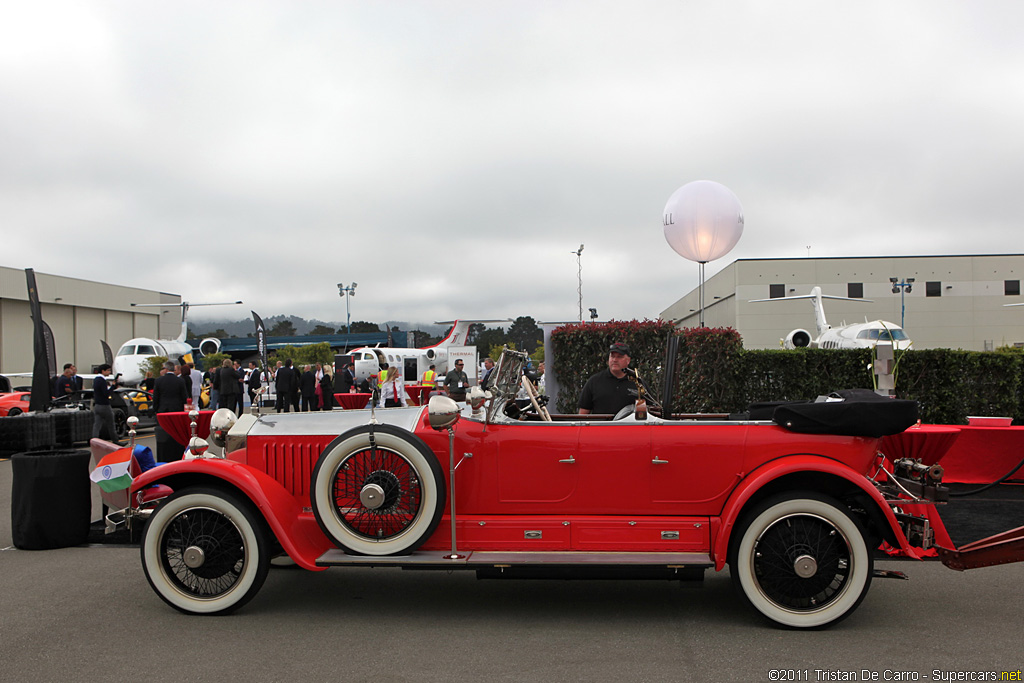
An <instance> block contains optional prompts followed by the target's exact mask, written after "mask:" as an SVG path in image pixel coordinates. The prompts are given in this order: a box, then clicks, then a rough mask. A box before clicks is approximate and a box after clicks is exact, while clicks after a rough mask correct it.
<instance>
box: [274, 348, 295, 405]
mask: <svg viewBox="0 0 1024 683" xmlns="http://www.w3.org/2000/svg"><path fill="white" fill-rule="evenodd" d="M278 364H279V365H278V368H277V375H276V376H275V378H274V382H275V388H276V389H277V403H276V406H275V407H276V408H277V412H279V413H280V412H281V409H282V408H283V409H284V412H286V413H288V412H291V406H292V393H293V392H294V391H295V389H296V388H297V384H298V383H297V382H296V381H295V372H294V371H293V370H292V360H291V358H289V359H288V360H286V361H284V363H283V364H281V362H280V361H278Z"/></svg>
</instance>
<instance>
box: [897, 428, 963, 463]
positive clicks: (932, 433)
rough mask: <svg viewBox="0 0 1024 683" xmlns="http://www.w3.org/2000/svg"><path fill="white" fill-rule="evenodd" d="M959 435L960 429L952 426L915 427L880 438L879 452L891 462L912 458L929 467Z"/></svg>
mask: <svg viewBox="0 0 1024 683" xmlns="http://www.w3.org/2000/svg"><path fill="white" fill-rule="evenodd" d="M959 435H960V427H955V426H953V425H917V426H915V427H911V428H910V429H907V430H906V431H904V432H901V433H899V434H892V435H890V436H884V437H882V444H881V446H880V447H879V450H881V451H882V452H883V453H885V454H886V455H887V456H889V458H890V459H891V460H895V459H897V458H913V459H915V460H920V461H921V462H923V463H924V464H926V465H931V464H933V463H935V462H938V460H939V459H940V458H942V456H944V455H945V454H946V451H948V450H949V448H950V447H951V446H952V445H953V442H954V441H956V439H957V437H958V436H959ZM943 465H945V463H943Z"/></svg>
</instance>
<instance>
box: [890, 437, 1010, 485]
mask: <svg viewBox="0 0 1024 683" xmlns="http://www.w3.org/2000/svg"><path fill="white" fill-rule="evenodd" d="M935 426H938V425H935ZM957 429H959V430H960V435H959V436H958V437H957V438H956V441H955V443H953V445H952V446H951V447H950V449H949V450H948V451H947V452H946V455H945V457H943V458H942V467H943V468H944V469H945V470H946V475H945V477H944V478H943V480H944V481H946V482H954V483H960V484H988V483H990V482H993V481H996V480H997V479H999V478H1000V477H1003V476H1005V475H1006V473H1007V472H1009V471H1010V469H1011V468H1013V467H1014V466H1015V465H1017V463H1019V462H1020V461H1021V458H1022V457H1024V427H976V426H974V425H963V426H958V427H957ZM908 431H909V430H908ZM1010 479H1011V480H1013V479H1016V480H1021V479H1024V467H1022V468H1020V469H1018V470H1017V471H1016V472H1014V473H1013V474H1012V475H1010Z"/></svg>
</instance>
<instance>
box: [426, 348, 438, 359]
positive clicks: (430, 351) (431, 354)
mask: <svg viewBox="0 0 1024 683" xmlns="http://www.w3.org/2000/svg"><path fill="white" fill-rule="evenodd" d="M425 355H426V357H427V360H434V358H435V357H436V356H437V354H436V353H435V352H434V349H427V353H426V354H425Z"/></svg>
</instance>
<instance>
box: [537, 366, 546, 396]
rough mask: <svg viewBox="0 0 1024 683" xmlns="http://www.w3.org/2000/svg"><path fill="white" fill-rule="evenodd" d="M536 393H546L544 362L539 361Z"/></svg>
mask: <svg viewBox="0 0 1024 683" xmlns="http://www.w3.org/2000/svg"><path fill="white" fill-rule="evenodd" d="M537 393H538V394H545V393H547V388H546V387H545V386H544V363H543V362H541V363H539V364H538V365H537Z"/></svg>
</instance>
